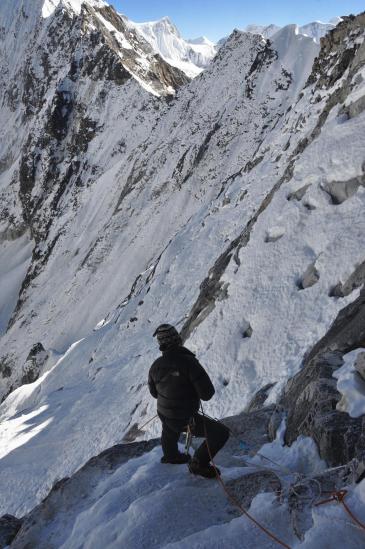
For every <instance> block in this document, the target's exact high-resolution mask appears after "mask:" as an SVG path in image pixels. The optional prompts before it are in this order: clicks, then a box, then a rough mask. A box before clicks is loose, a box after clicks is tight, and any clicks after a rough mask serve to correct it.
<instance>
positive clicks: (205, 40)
mask: <svg viewBox="0 0 365 549" xmlns="http://www.w3.org/2000/svg"><path fill="white" fill-rule="evenodd" d="M187 42H188V44H196V45H199V46H203V45H204V46H214V42H212V41H211V40H209V38H207V37H206V36H199V37H198V38H192V39H190V40H187Z"/></svg>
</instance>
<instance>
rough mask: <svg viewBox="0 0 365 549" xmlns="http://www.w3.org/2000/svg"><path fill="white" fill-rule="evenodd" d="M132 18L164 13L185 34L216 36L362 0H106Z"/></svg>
mask: <svg viewBox="0 0 365 549" xmlns="http://www.w3.org/2000/svg"><path fill="white" fill-rule="evenodd" d="M107 1H109V3H110V4H113V5H114V6H115V8H116V9H117V10H118V11H120V12H121V13H124V14H125V15H127V17H129V18H130V19H132V20H134V21H137V22H139V21H152V20H154V19H160V18H161V17H163V16H165V15H168V16H169V17H170V18H171V19H172V20H173V21H174V23H175V24H176V25H177V27H178V28H179V29H180V31H181V34H182V35H183V36H184V37H185V38H195V37H198V36H201V35H205V36H207V37H208V38H210V39H211V40H218V39H219V38H221V37H222V36H225V35H227V34H229V33H230V32H231V31H232V30H233V29H234V28H235V27H237V28H243V27H245V26H246V25H247V24H249V23H258V24H269V23H276V24H277V25H285V24H288V23H298V24H304V23H309V22H310V21H314V20H317V19H319V20H321V21H328V20H329V19H331V17H334V16H335V15H347V14H349V13H359V12H361V11H364V10H365V1H364V0H346V1H344V0H302V1H300V0H107Z"/></svg>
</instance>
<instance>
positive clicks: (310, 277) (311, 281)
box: [297, 262, 319, 290]
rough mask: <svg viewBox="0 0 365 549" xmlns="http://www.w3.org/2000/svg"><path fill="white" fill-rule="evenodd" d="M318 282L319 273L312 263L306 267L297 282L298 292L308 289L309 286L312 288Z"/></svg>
mask: <svg viewBox="0 0 365 549" xmlns="http://www.w3.org/2000/svg"><path fill="white" fill-rule="evenodd" d="M318 280H319V272H318V270H317V268H316V264H315V262H314V263H311V264H310V265H309V266H308V267H307V269H306V270H305V272H304V274H303V276H302V277H301V279H300V280H299V281H298V283H297V286H298V288H299V290H305V289H306V288H310V287H311V286H314V285H315V284H317V282H318Z"/></svg>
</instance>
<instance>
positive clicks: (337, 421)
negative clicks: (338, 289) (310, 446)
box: [280, 290, 365, 466]
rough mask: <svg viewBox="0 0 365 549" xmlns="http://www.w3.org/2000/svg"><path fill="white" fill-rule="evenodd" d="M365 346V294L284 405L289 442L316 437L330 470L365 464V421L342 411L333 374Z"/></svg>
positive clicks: (345, 312) (292, 384)
mask: <svg viewBox="0 0 365 549" xmlns="http://www.w3.org/2000/svg"><path fill="white" fill-rule="evenodd" d="M364 345H365V291H364V290H363V291H362V292H361V294H360V296H359V298H358V299H356V300H355V301H354V302H353V303H351V304H350V305H348V306H347V307H345V308H344V309H342V310H341V311H340V313H339V314H338V316H337V318H336V320H335V321H334V323H333V324H332V326H331V327H330V329H329V330H328V332H327V334H326V335H325V336H324V337H323V338H322V339H321V340H320V341H319V342H318V343H317V344H316V345H315V346H314V348H313V349H312V350H311V352H310V353H309V354H308V356H307V358H306V359H305V361H304V364H303V368H302V370H301V371H300V372H299V373H298V374H297V375H296V376H294V377H293V378H292V379H291V380H289V382H288V384H287V386H286V388H285V390H284V393H283V396H282V398H281V402H280V403H281V405H282V406H283V407H284V408H285V409H286V410H287V411H288V418H287V430H286V434H285V441H286V442H287V443H288V444H291V443H292V442H294V440H295V439H296V438H297V437H298V436H299V435H307V436H311V437H312V438H313V439H314V440H315V442H316V443H317V445H318V448H319V452H320V455H321V457H322V458H324V459H325V460H326V461H327V462H328V463H329V464H330V465H332V466H337V465H343V464H346V463H348V462H349V461H350V460H351V459H353V458H357V459H359V460H360V461H364V460H365V417H359V418H352V417H350V416H349V415H348V414H347V413H345V412H340V411H338V410H337V409H336V407H337V403H338V402H339V401H340V398H341V395H340V393H339V392H338V391H337V383H336V380H335V379H334V378H333V375H332V374H333V372H334V371H335V370H336V369H338V368H339V367H340V366H341V365H342V364H343V359H342V356H343V355H344V354H345V353H348V352H350V351H352V350H354V349H357V348H359V347H363V346H364Z"/></svg>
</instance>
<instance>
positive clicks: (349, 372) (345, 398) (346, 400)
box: [333, 349, 365, 417]
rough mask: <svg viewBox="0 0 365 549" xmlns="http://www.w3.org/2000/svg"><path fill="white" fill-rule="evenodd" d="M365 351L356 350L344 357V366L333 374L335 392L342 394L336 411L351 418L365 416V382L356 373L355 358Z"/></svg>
mask: <svg viewBox="0 0 365 549" xmlns="http://www.w3.org/2000/svg"><path fill="white" fill-rule="evenodd" d="M364 351H365V349H356V350H355V351H352V352H351V353H348V354H347V355H345V356H344V360H345V364H344V365H343V366H342V368H340V369H339V370H337V371H336V372H334V374H333V377H335V378H336V379H337V390H338V391H339V392H340V393H341V394H342V398H341V400H340V402H338V404H337V407H336V408H337V410H340V411H341V412H347V413H348V414H349V415H350V416H351V417H360V416H361V415H363V414H365V381H364V380H363V379H362V378H361V376H360V374H359V373H358V372H357V371H356V368H355V362H356V359H357V356H358V355H359V354H360V353H363V352H364Z"/></svg>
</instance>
